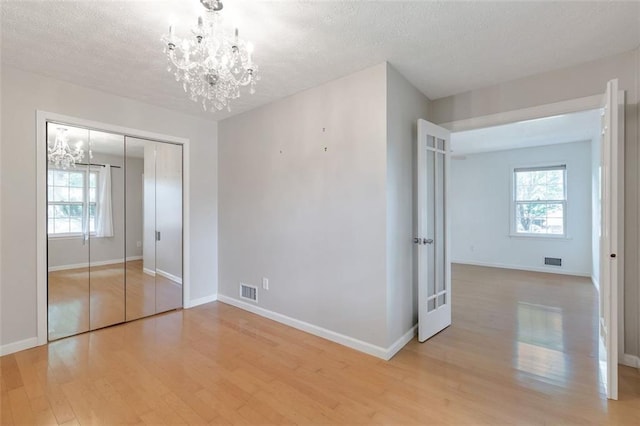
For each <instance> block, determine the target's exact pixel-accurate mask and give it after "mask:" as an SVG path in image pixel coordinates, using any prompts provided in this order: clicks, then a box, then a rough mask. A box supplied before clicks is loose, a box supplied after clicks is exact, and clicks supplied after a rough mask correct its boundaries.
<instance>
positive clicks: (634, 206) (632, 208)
mask: <svg viewBox="0 0 640 426" xmlns="http://www.w3.org/2000/svg"><path fill="white" fill-rule="evenodd" d="M613 78H618V79H619V81H620V89H621V90H625V91H626V106H625V148H624V161H625V190H624V205H625V219H624V227H625V232H624V237H625V238H624V254H623V260H624V316H625V321H624V327H625V336H624V342H625V352H626V353H627V354H630V355H636V356H640V251H639V250H638V248H639V245H638V242H639V240H640V227H639V226H638V213H639V212H638V195H639V193H640V185H639V183H640V180H639V178H640V176H639V174H638V169H639V168H638V162H639V160H640V155H639V154H640V151H639V150H638V144H639V140H638V138H639V133H640V132H639V124H640V111H639V108H638V99H639V98H640V49H636V50H634V51H631V52H626V53H622V54H619V55H616V56H612V57H609V58H604V59H600V60H597V61H593V62H590V63H586V64H581V65H577V66H574V67H570V68H565V69H561V70H556V71H551V72H546V73H542V74H538V75H534V76H531V77H526V78H523V79H519V80H514V81H510V82H505V83H502V84H499V85H496V86H490V87H486V88H483V89H478V90H474V91H471V92H466V93H462V94H459V95H455V96H450V97H447V98H442V99H438V100H435V101H433V102H432V103H431V105H430V109H429V114H430V117H431V121H434V122H435V123H446V122H450V121H455V120H462V119H467V118H472V117H480V116H484V115H489V114H496V113H500V112H506V111H513V110H516V109H521V108H527V107H532V106H536V105H544V104H549V103H553V102H559V101H563V100H567V99H576V98H580V97H584V96H590V95H596V94H603V93H604V91H605V86H606V83H607V81H608V80H610V79H613Z"/></svg>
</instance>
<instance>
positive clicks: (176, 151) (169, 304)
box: [155, 143, 182, 312]
mask: <svg viewBox="0 0 640 426" xmlns="http://www.w3.org/2000/svg"><path fill="white" fill-rule="evenodd" d="M155 176H156V188H155V189H156V195H155V198H156V209H155V212H156V235H155V237H156V238H155V239H156V248H155V252H156V253H155V254H156V265H155V266H156V312H164V311H168V310H170V309H176V308H180V307H182V146H180V145H173V144H167V143H157V144H156V174H155Z"/></svg>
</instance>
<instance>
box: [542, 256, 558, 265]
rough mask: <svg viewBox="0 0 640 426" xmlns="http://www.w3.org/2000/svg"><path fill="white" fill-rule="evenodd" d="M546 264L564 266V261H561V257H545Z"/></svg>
mask: <svg viewBox="0 0 640 426" xmlns="http://www.w3.org/2000/svg"><path fill="white" fill-rule="evenodd" d="M544 264H545V265H551V266H562V259H560V258H559V257H545V258H544Z"/></svg>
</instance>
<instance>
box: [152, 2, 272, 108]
mask: <svg viewBox="0 0 640 426" xmlns="http://www.w3.org/2000/svg"><path fill="white" fill-rule="evenodd" d="M200 3H202V5H203V6H204V7H205V8H206V9H207V11H206V14H205V16H204V18H203V17H199V18H198V25H197V26H196V27H195V28H193V29H192V30H191V33H192V35H191V37H189V38H185V39H180V38H178V37H177V36H176V35H175V33H174V30H175V28H174V27H173V26H169V33H168V34H166V35H165V36H164V37H162V41H163V42H164V44H165V49H164V51H165V54H166V55H167V57H168V59H169V66H168V67H167V71H169V72H173V74H174V76H175V78H176V81H178V82H179V81H182V88H183V89H184V91H185V92H187V93H189V97H190V98H191V100H193V101H195V102H201V103H202V108H203V109H204V110H205V111H206V110H207V109H209V110H212V111H215V110H221V109H223V108H226V109H227V110H229V111H230V110H231V107H230V104H229V103H230V101H231V100H232V99H236V98H239V97H240V88H241V87H244V86H249V92H250V93H251V94H253V93H254V92H255V85H256V81H258V80H260V75H259V74H258V66H257V65H256V64H255V63H254V62H253V59H252V57H251V55H252V53H253V46H252V45H251V43H247V42H245V41H244V40H241V39H240V38H239V37H238V29H237V28H236V30H235V33H234V34H233V35H229V34H225V32H224V29H223V26H222V19H221V16H220V11H221V10H222V7H223V5H222V2H221V1H220V0H200Z"/></svg>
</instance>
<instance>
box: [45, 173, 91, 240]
mask: <svg viewBox="0 0 640 426" xmlns="http://www.w3.org/2000/svg"><path fill="white" fill-rule="evenodd" d="M50 171H52V172H81V173H82V174H83V175H84V176H83V186H82V190H83V197H82V198H83V200H82V201H51V200H50V199H49V195H48V192H49V188H50V183H49V175H48V174H49V172H50ZM92 174H94V175H95V180H96V201H93V202H91V201H90V200H89V198H90V191H89V190H90V188H91V187H90V186H89V185H90V176H91V175H92ZM98 185H99V169H98V168H97V167H94V166H89V167H85V166H83V167H81V168H69V169H62V168H55V167H47V185H46V188H47V237H48V238H52V239H76V238H82V237H83V236H84V235H85V232H84V231H81V232H59V233H55V232H49V223H48V221H49V213H48V211H49V207H50V206H56V205H69V206H71V205H81V206H82V211H83V215H82V222H83V226H84V223H85V222H87V223H88V221H89V216H88V215H89V210H90V207H91V205H94V206H95V209H96V210H97V204H98V200H97V196H98ZM52 186H55V185H52ZM67 187H70V188H71V186H69V185H67ZM73 188H78V187H73ZM89 228H91V224H90V223H89ZM94 229H95V224H94ZM87 235H88V236H92V237H95V235H96V233H95V231H90V232H88V233H87Z"/></svg>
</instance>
